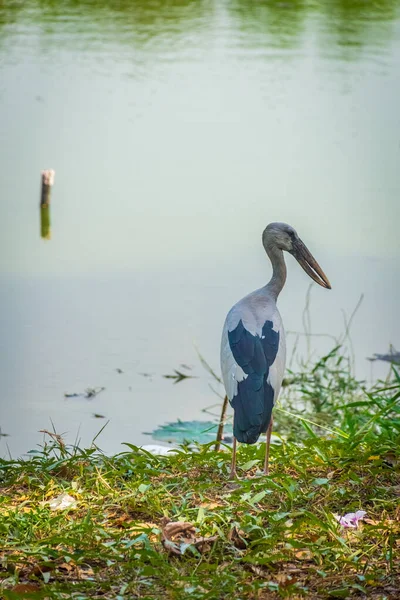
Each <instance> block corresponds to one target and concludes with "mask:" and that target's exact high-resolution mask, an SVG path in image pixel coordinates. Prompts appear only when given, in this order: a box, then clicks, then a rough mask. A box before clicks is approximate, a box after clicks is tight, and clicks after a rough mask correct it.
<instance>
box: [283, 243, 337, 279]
mask: <svg viewBox="0 0 400 600" xmlns="http://www.w3.org/2000/svg"><path fill="white" fill-rule="evenodd" d="M291 254H293V256H294V257H295V259H296V260H297V262H298V263H299V264H300V265H301V266H302V267H303V269H304V270H305V272H306V273H307V275H309V276H310V277H311V279H313V280H314V281H315V282H316V283H318V284H319V285H321V286H322V287H324V288H327V289H328V290H330V289H331V284H330V283H329V279H328V278H327V276H326V275H325V273H324V272H323V270H322V269H321V267H320V266H319V264H318V263H317V261H316V260H315V258H314V257H313V255H312V254H311V252H310V251H309V249H308V248H307V246H306V245H305V244H304V243H303V242H302V241H301V240H300V239H299V238H297V239H296V240H294V241H293V248H292V252H291Z"/></svg>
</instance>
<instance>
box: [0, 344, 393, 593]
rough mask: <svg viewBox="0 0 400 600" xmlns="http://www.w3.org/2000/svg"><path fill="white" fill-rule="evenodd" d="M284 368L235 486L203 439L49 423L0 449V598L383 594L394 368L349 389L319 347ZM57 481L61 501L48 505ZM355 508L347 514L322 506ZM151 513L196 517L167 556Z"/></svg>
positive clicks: (341, 363) (387, 566)
mask: <svg viewBox="0 0 400 600" xmlns="http://www.w3.org/2000/svg"><path fill="white" fill-rule="evenodd" d="M288 378H289V379H292V381H291V382H290V383H291V385H288V386H287V387H286V388H285V391H284V394H283V397H282V401H281V403H280V405H279V407H277V409H276V413H275V415H276V420H277V425H278V426H279V427H278V432H279V438H280V443H277V444H274V446H273V448H272V457H271V475H270V477H268V478H265V477H257V476H256V471H257V470H259V469H260V468H262V462H263V458H264V445H263V444H262V445H256V446H249V447H246V446H241V447H240V449H239V454H238V464H239V474H240V476H241V479H240V481H238V483H237V486H232V485H231V484H229V482H228V481H227V474H228V472H229V463H230V449H229V448H225V449H224V450H225V451H222V452H219V453H217V452H215V451H214V450H213V444H208V445H203V446H198V447H197V448H196V450H195V451H193V450H191V449H189V447H187V446H185V445H184V446H181V447H180V448H179V450H178V451H176V452H175V453H171V454H170V455H169V456H160V457H156V456H152V455H150V454H148V453H147V452H145V451H143V450H141V449H139V448H137V447H135V446H132V445H130V444H127V445H126V446H125V448H126V451H124V452H122V453H120V454H118V455H116V456H113V457H107V456H104V455H103V454H102V453H101V451H100V450H99V449H98V448H97V447H95V446H94V447H93V448H91V449H88V450H83V449H78V448H72V447H65V445H64V444H63V442H62V440H61V439H55V438H50V441H49V443H48V444H47V445H45V447H43V448H42V449H41V450H40V451H39V452H37V453H35V454H32V455H31V458H30V459H29V460H26V461H22V460H9V461H4V460H3V461H0V494H1V495H0V540H1V544H0V590H1V593H2V594H3V596H4V598H6V599H9V598H10V599H11V598H21V597H32V598H44V597H46V598H77V599H78V598H79V599H84V598H118V599H119V598H149V599H150V598H155V599H158V598H167V599H168V598H171V599H176V600H180V599H186V598H188V599H190V598H193V599H201V600H205V599H225V598H226V599H231V598H235V599H236V600H238V599H241V598H254V599H256V598H257V599H261V600H262V599H275V598H302V597H306V598H365V597H367V598H377V599H378V598H379V599H382V600H383V599H385V598H386V599H395V598H399V597H400V582H399V573H400V564H399V558H398V557H399V552H400V544H399V538H400V536H399V533H400V521H399V517H400V508H399V497H400V472H399V454H400V452H399V443H398V442H399V431H400V406H399V402H400V401H399V398H400V378H399V376H398V374H397V373H396V372H395V371H393V374H392V377H391V379H390V381H389V382H387V383H385V384H381V385H380V387H379V386H375V387H374V388H373V389H371V390H369V391H365V390H364V389H363V384H362V383H361V382H357V381H355V380H354V379H353V378H352V377H351V375H350V374H349V370H348V368H347V366H346V362H345V360H344V359H343V357H342V356H340V352H339V350H338V349H335V350H334V351H333V352H332V353H330V355H328V357H324V359H321V361H319V362H318V363H316V364H315V365H314V366H312V367H311V368H308V369H306V370H303V372H302V373H300V374H296V375H295V374H294V373H289V376H288ZM296 401H297V402H299V401H300V403H301V404H300V405H301V407H302V410H301V415H300V417H299V416H297V417H294V416H293V414H294V413H295V412H296ZM288 413H289V414H288ZM64 492H67V493H68V494H70V495H71V496H73V497H74V498H75V499H76V507H75V508H74V509H66V510H62V511H52V510H51V509H50V507H49V505H48V504H46V501H48V500H50V499H52V498H54V497H56V496H58V495H59V494H61V493H64ZM358 509H363V510H366V511H367V519H366V521H365V522H363V524H362V525H361V527H360V528H359V529H357V530H349V529H343V528H341V527H340V526H339V525H338V523H337V521H336V519H335V518H334V516H333V515H334V514H335V513H336V514H341V515H343V514H345V513H347V512H352V511H356V510H358ZM167 520H170V521H186V522H189V523H192V524H193V525H194V526H195V528H196V531H195V533H192V535H189V534H188V537H187V538H185V540H183V539H182V538H181V539H175V542H176V546H175V548H178V549H181V550H185V551H184V553H183V555H182V556H176V555H174V554H172V553H171V552H169V551H168V544H164V545H163V543H162V531H163V527H165V523H166V522H167ZM199 536H206V537H208V536H213V537H214V538H215V539H214V540H213V541H212V542H210V543H208V544H204V545H203V546H201V545H197V546H196V545H195V544H194V542H195V537H197V538H198V537H199ZM191 542H192V543H191ZM200 550H201V552H200ZM24 586H25V587H24Z"/></svg>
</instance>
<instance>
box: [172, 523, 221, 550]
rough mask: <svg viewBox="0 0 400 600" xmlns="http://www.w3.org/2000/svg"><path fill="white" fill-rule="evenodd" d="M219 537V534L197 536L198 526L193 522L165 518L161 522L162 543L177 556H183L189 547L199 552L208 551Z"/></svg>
mask: <svg viewBox="0 0 400 600" xmlns="http://www.w3.org/2000/svg"><path fill="white" fill-rule="evenodd" d="M173 538H174V539H173ZM217 539H218V536H217V535H213V536H209V537H204V536H197V535H196V528H195V526H194V525H193V524H192V523H187V522H183V521H168V519H163V521H162V524H161V543H162V545H163V546H164V548H165V549H166V550H167V551H168V552H170V553H171V554H174V555H175V556H182V554H184V553H185V552H186V550H187V549H188V548H189V547H194V548H196V549H197V550H198V551H199V552H206V551H207V550H208V549H209V548H210V545H211V544H212V543H213V542H215V541H216V540H217Z"/></svg>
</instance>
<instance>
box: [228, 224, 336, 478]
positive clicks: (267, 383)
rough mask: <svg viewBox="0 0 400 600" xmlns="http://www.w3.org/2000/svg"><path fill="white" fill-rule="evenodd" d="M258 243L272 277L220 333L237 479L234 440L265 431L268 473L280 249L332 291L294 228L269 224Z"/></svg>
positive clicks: (281, 350)
mask: <svg viewBox="0 0 400 600" xmlns="http://www.w3.org/2000/svg"><path fill="white" fill-rule="evenodd" d="M262 243H263V246H264V250H265V252H266V253H267V255H268V257H269V259H270V261H271V263H272V277H271V280H270V281H269V283H267V285H265V286H264V287H262V288H260V289H258V290H256V291H254V292H252V293H251V294H248V295H247V296H245V297H244V298H242V300H239V302H237V303H236V304H235V305H234V306H233V307H232V308H231V310H230V311H229V312H228V314H227V317H226V319H225V325H224V328H223V332H222V341H221V370H222V378H223V381H224V385H225V390H226V394H227V396H228V399H229V402H230V404H231V406H232V407H233V410H234V416H233V436H234V437H233V450H232V464H231V472H230V475H229V478H230V479H234V478H235V477H237V474H236V443H237V442H243V443H245V444H255V443H256V442H257V440H258V438H259V437H260V435H261V434H262V433H266V449H265V462H264V473H265V475H268V474H269V469H268V462H269V446H270V441H271V431H272V423H273V417H272V409H273V406H274V404H275V402H276V400H277V398H278V395H279V392H280V388H281V384H282V379H283V374H284V371H285V361H286V344H285V332H284V329H283V324H282V319H281V316H280V314H279V311H278V309H277V306H276V302H277V299H278V296H279V294H280V292H281V290H282V288H283V286H284V285H285V281H286V264H285V259H284V257H283V250H286V251H287V252H289V253H290V254H292V255H293V256H294V257H295V259H296V260H297V261H298V263H299V264H300V265H301V266H302V267H303V269H304V270H305V272H306V273H307V274H308V275H309V276H310V277H311V279H313V280H314V281H315V282H316V283H318V284H319V285H321V286H322V287H324V288H327V289H331V284H330V283H329V280H328V278H327V277H326V275H325V273H324V272H323V270H322V269H321V267H320V266H319V264H318V263H317V261H316V260H315V258H314V257H313V256H312V254H311V252H310V251H309V250H308V248H307V247H306V246H305V244H304V243H303V242H302V241H301V239H300V238H299V236H298V235H297V232H296V231H295V230H294V229H293V227H291V226H290V225H287V224H286V223H270V224H269V225H268V226H267V227H266V228H265V230H264V232H263V234H262Z"/></svg>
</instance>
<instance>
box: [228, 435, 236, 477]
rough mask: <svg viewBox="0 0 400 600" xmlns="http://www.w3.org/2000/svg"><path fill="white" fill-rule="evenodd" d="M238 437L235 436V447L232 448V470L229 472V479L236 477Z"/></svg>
mask: <svg viewBox="0 0 400 600" xmlns="http://www.w3.org/2000/svg"><path fill="white" fill-rule="evenodd" d="M236 477H237V473H236V438H235V436H233V448H232V462H231V472H230V473H229V479H236Z"/></svg>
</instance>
